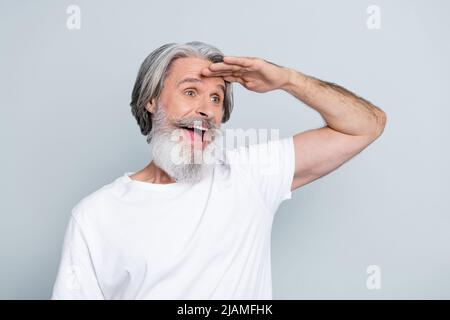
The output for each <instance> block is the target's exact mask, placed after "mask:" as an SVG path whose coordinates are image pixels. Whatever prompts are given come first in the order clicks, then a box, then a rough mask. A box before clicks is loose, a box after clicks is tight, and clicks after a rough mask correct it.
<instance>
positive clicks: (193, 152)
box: [148, 105, 223, 184]
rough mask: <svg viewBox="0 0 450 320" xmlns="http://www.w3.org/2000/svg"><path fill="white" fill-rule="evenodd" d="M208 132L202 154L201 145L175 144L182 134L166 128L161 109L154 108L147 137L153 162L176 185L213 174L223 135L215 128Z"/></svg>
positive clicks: (160, 107)
mask: <svg viewBox="0 0 450 320" xmlns="http://www.w3.org/2000/svg"><path fill="white" fill-rule="evenodd" d="M210 130H212V131H210V132H213V136H211V139H209V140H211V141H209V143H208V144H207V145H206V147H205V149H204V150H202V149H201V143H202V142H201V141H199V143H200V146H199V148H195V147H194V145H193V144H191V143H190V142H186V141H183V139H182V141H178V140H179V139H178V138H179V137H180V135H181V134H182V132H183V131H184V130H183V129H180V128H173V127H172V126H170V125H168V124H167V117H166V113H165V111H164V110H163V107H162V105H159V106H157V108H156V111H155V113H154V114H153V116H152V130H151V132H150V134H149V136H148V141H150V145H151V154H152V157H153V162H154V163H155V164H156V165H157V166H158V167H159V168H160V169H162V170H163V171H164V172H166V173H167V174H168V175H169V176H170V177H171V178H172V179H174V180H175V181H177V182H181V183H188V184H195V183H197V182H199V181H200V180H202V179H203V178H204V177H206V176H209V175H210V174H211V173H212V171H213V169H214V167H215V164H216V163H217V161H218V160H219V159H220V152H221V151H222V149H221V148H220V143H219V142H220V141H221V139H222V138H223V133H222V131H221V130H219V129H218V128H215V129H210Z"/></svg>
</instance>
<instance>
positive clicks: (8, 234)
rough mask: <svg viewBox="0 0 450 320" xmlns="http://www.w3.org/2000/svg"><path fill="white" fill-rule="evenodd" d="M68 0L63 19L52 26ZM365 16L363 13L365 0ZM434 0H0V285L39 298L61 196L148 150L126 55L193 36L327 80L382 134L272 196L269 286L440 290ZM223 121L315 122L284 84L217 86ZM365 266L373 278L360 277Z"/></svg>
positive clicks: (134, 162)
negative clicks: (365, 103)
mask: <svg viewBox="0 0 450 320" xmlns="http://www.w3.org/2000/svg"><path fill="white" fill-rule="evenodd" d="M69 4H77V5H79V6H80V8H81V29H80V30H73V31H70V30H68V29H67V28H66V19H67V17H68V14H67V13H66V8H67V6H68V5H69ZM371 4H376V5H379V6H380V8H381V29H380V30H369V29H368V28H367V26H366V20H367V18H368V14H367V13H366V9H367V7H368V6H369V5H371ZM449 12H450V4H449V2H448V1H377V2H372V1H339V3H338V2H337V1H331V0H330V1H314V2H313V1H310V2H309V1H308V2H307V1H276V2H275V1H261V0H258V1H245V2H244V1H236V0H233V1H230V0H227V1H189V2H188V1H177V2H174V1H81V0H73V1H70V2H69V1H0V36H1V38H0V93H1V95H0V103H1V117H0V134H1V135H0V137H1V138H0V139H1V147H2V152H1V157H0V167H1V170H2V178H1V182H0V194H1V201H0V213H1V220H0V298H3V299H33V298H36V299H47V298H49V297H50V294H51V289H52V286H53V282H54V280H55V276H56V271H57V267H58V263H59V258H60V250H61V246H62V240H63V236H64V232H65V227H66V223H67V221H68V217H69V214H70V210H71V209H72V207H73V206H74V205H75V204H76V203H77V202H78V201H79V200H80V199H81V198H82V197H84V196H86V195H87V194H89V193H90V192H93V191H94V190H96V189H98V188H99V187H101V186H103V185H104V184H106V183H109V182H111V181H112V180H113V179H115V178H116V177H118V176H120V175H122V174H123V173H124V172H126V171H132V170H139V169H141V168H142V167H143V166H145V165H146V164H147V163H148V161H149V160H150V158H149V149H148V145H147V144H146V143H145V138H144V137H143V136H141V135H140V133H139V131H138V128H137V125H136V123H135V120H134V119H133V118H132V116H131V113H130V108H129V105H128V104H129V100H130V94H131V89H132V86H133V83H134V80H135V76H136V73H137V70H138V67H139V65H140V63H141V62H142V60H143V59H144V58H145V57H146V56H147V54H148V53H150V52H151V51H152V50H153V49H155V48H156V47H158V46H160V45H162V44H164V43H167V42H186V41H192V40H199V41H205V42H208V43H211V44H213V45H216V46H217V47H219V48H220V49H221V50H222V51H224V52H225V54H228V55H243V56H257V57H262V58H265V59H268V60H270V61H273V62H275V63H278V64H281V65H285V66H289V67H292V68H295V69H297V70H299V71H302V72H304V73H306V74H310V75H313V76H315V77H318V78H321V79H324V80H328V81H332V82H336V83H338V84H340V85H342V86H344V87H346V88H347V89H349V90H351V91H353V92H355V93H357V94H358V95H360V96H362V97H364V98H366V99H368V100H370V101H371V102H373V103H374V104H376V105H378V106H380V107H381V108H382V109H383V110H384V111H385V112H386V113H387V115H388V123H387V127H386V129H385V132H384V134H383V135H382V136H381V137H380V138H379V140H377V141H375V142H374V143H373V144H371V145H370V146H369V147H368V148H367V149H366V150H365V151H364V152H363V153H361V154H359V155H358V156H356V157H355V158H353V159H352V160H350V162H348V163H346V164H344V165H343V166H342V167H341V168H339V169H338V170H337V171H335V172H333V173H331V174H329V175H328V176H325V177H323V178H321V179H319V180H316V181H315V182H313V183H311V184H309V185H306V186H304V187H302V188H300V189H298V190H297V191H295V192H294V194H293V199H292V200H290V201H286V202H284V203H283V204H282V206H281V207H280V209H279V211H278V212H277V215H276V219H275V221H274V226H273V235H272V269H273V270H272V271H273V290H274V299H313V298H324V299H330V298H338V299H350V298H359V299H380V298H384V299H399V298H413V299H415V298H424V299H430V298H447V299H448V298H450V232H449V230H450V217H449V213H450V204H449V190H450V188H449V187H450V186H449V181H450V179H449V178H450V176H449V173H450V170H449V168H448V164H449V163H450V159H449V158H450V153H449V150H448V146H449V143H448V139H449V138H450V132H449V130H450V129H449V126H448V121H449V120H448V119H449V117H450V108H449V107H450V106H449V102H448V101H449V100H450V94H449V91H450V90H449V88H450V74H449V68H450V62H449V59H448V57H449V56H450V42H449V41H448V38H449V29H450V28H449V27H450V22H449V18H448V16H449ZM234 87H235V101H236V104H235V110H234V112H233V114H232V117H231V120H230V121H229V123H227V124H226V125H225V128H235V127H242V128H280V129H281V131H280V134H281V137H285V136H288V135H293V134H295V133H297V132H301V131H304V130H308V129H311V128H316V127H320V126H322V124H323V122H322V119H321V117H320V115H319V114H318V113H317V112H315V111H314V110H312V109H310V108H309V107H307V106H305V105H304V104H302V103H301V102H299V101H298V100H296V99H295V98H294V97H292V96H290V95H289V94H287V93H285V92H282V91H277V92H270V93H266V94H258V93H254V92H250V91H247V90H246V89H244V88H243V87H241V86H240V85H239V84H235V85H234ZM369 265H378V266H380V268H381V271H382V288H381V289H380V290H368V289H367V287H366V279H367V277H368V275H367V274H366V268H367V266H369Z"/></svg>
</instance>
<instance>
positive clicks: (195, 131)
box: [180, 125, 208, 141]
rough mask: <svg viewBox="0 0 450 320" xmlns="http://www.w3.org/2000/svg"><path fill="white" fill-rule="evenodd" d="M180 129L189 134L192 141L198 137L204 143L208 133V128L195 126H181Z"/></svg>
mask: <svg viewBox="0 0 450 320" xmlns="http://www.w3.org/2000/svg"><path fill="white" fill-rule="evenodd" d="M180 128H181V129H184V130H186V131H187V132H188V134H189V137H190V138H191V140H192V141H193V140H194V137H195V136H197V138H198V139H200V141H204V136H205V132H206V131H208V129H207V128H204V127H202V126H194V125H189V126H180Z"/></svg>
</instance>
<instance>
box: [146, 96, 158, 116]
mask: <svg viewBox="0 0 450 320" xmlns="http://www.w3.org/2000/svg"><path fill="white" fill-rule="evenodd" d="M155 108H156V103H155V99H152V101H149V102H147V104H146V105H145V109H147V111H148V112H150V113H153V112H155Z"/></svg>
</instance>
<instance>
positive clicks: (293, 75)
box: [280, 68, 306, 93]
mask: <svg viewBox="0 0 450 320" xmlns="http://www.w3.org/2000/svg"><path fill="white" fill-rule="evenodd" d="M286 73H287V77H286V79H287V80H286V82H285V83H284V84H283V85H282V86H281V88H280V89H281V90H284V91H286V92H289V93H290V92H292V90H293V89H294V88H299V87H303V86H304V84H305V81H306V75H304V74H303V73H301V72H299V71H297V70H294V69H291V68H286Z"/></svg>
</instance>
